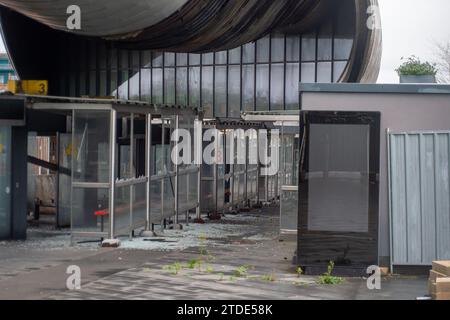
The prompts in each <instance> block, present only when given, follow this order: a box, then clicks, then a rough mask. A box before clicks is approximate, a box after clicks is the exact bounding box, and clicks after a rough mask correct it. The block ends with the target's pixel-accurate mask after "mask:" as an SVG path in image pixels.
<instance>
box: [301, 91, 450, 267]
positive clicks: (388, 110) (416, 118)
mask: <svg viewBox="0 0 450 320" xmlns="http://www.w3.org/2000/svg"><path fill="white" fill-rule="evenodd" d="M380 88H383V87H382V86H381V87H380ZM446 90H447V91H448V93H447V94H442V93H435V94H432V93H409V94H408V93H351V92H304V91H303V92H301V108H302V110H316V111H334V110H336V111H338V110H339V111H380V112H381V150H380V200H379V201H380V202H379V204H380V206H379V208H380V243H379V251H380V258H381V259H380V261H381V262H382V263H383V262H384V263H385V264H388V263H389V260H388V259H389V258H388V257H389V255H390V252H389V251H390V249H389V203H388V168H387V140H386V139H387V137H386V132H387V129H390V130H395V131H417V130H450V91H449V88H448V87H447V88H446Z"/></svg>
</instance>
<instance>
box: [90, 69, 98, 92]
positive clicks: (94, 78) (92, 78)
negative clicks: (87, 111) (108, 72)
mask: <svg viewBox="0 0 450 320" xmlns="http://www.w3.org/2000/svg"><path fill="white" fill-rule="evenodd" d="M89 96H91V97H96V96H97V71H95V70H93V71H90V72H89Z"/></svg>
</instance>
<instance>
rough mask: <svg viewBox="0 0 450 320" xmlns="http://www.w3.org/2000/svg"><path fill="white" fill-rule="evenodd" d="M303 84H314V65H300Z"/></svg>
mask: <svg viewBox="0 0 450 320" xmlns="http://www.w3.org/2000/svg"><path fill="white" fill-rule="evenodd" d="M301 81H302V82H303V83H314V82H316V64H315V63H312V62H310V63H302V80H301Z"/></svg>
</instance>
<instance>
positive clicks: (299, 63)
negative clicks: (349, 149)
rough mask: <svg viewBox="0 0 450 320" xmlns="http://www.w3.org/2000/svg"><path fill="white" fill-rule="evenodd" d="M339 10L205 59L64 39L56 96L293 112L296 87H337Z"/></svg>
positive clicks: (342, 19) (341, 56)
mask: <svg viewBox="0 0 450 320" xmlns="http://www.w3.org/2000/svg"><path fill="white" fill-rule="evenodd" d="M345 15H346V13H345V12H342V13H339V14H336V15H334V18H333V19H331V20H329V21H327V22H326V23H325V24H323V25H322V26H320V27H318V28H316V29H315V30H312V31H310V32H307V33H304V34H301V35H291V34H289V35H286V34H279V33H274V34H270V35H267V36H266V37H264V38H262V39H260V40H258V41H256V42H251V43H248V44H246V45H243V46H241V47H238V48H234V49H231V50H225V51H219V52H209V53H203V54H192V53H173V52H151V51H131V50H121V49H117V48H115V47H114V46H113V45H112V44H111V43H108V42H103V41H97V40H90V39H87V40H86V39H84V40H80V39H79V38H73V37H67V38H64V39H61V41H60V43H61V46H63V48H64V50H65V48H67V47H70V48H71V52H72V54H73V56H71V57H69V58H67V57H64V56H63V57H62V58H61V61H60V68H59V70H58V79H59V80H58V85H59V90H58V94H60V95H70V96H83V95H88V96H110V95H113V96H115V97H117V98H121V99H132V100H145V101H149V102H151V103H155V104H174V105H175V104H176V105H189V106H192V107H201V108H203V110H204V112H205V116H206V117H239V116H240V112H241V111H254V110H261V111H264V110H283V109H298V84H299V82H300V81H301V82H325V83H326V82H337V81H339V79H340V77H341V75H342V74H343V71H344V69H345V67H346V66H347V63H348V61H349V57H350V54H351V50H352V46H353V37H354V29H355V28H354V21H353V20H354V19H352V18H351V16H352V15H348V17H346V16H345Z"/></svg>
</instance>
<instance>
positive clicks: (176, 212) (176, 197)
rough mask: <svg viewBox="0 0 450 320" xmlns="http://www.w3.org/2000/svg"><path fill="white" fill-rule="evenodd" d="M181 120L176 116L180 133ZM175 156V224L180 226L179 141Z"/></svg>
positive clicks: (176, 127)
mask: <svg viewBox="0 0 450 320" xmlns="http://www.w3.org/2000/svg"><path fill="white" fill-rule="evenodd" d="M179 120H180V117H179V116H178V115H177V116H175V131H176V132H177V133H178V128H179ZM175 154H176V160H177V161H176V163H174V166H175V168H174V169H175V186H174V189H175V190H174V200H175V220H174V224H175V225H178V222H179V216H178V214H179V209H180V208H179V206H180V201H179V200H180V199H178V187H179V186H178V184H179V183H178V182H179V173H180V172H179V170H180V169H179V165H178V157H179V150H178V141H177V142H176V144H175Z"/></svg>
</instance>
